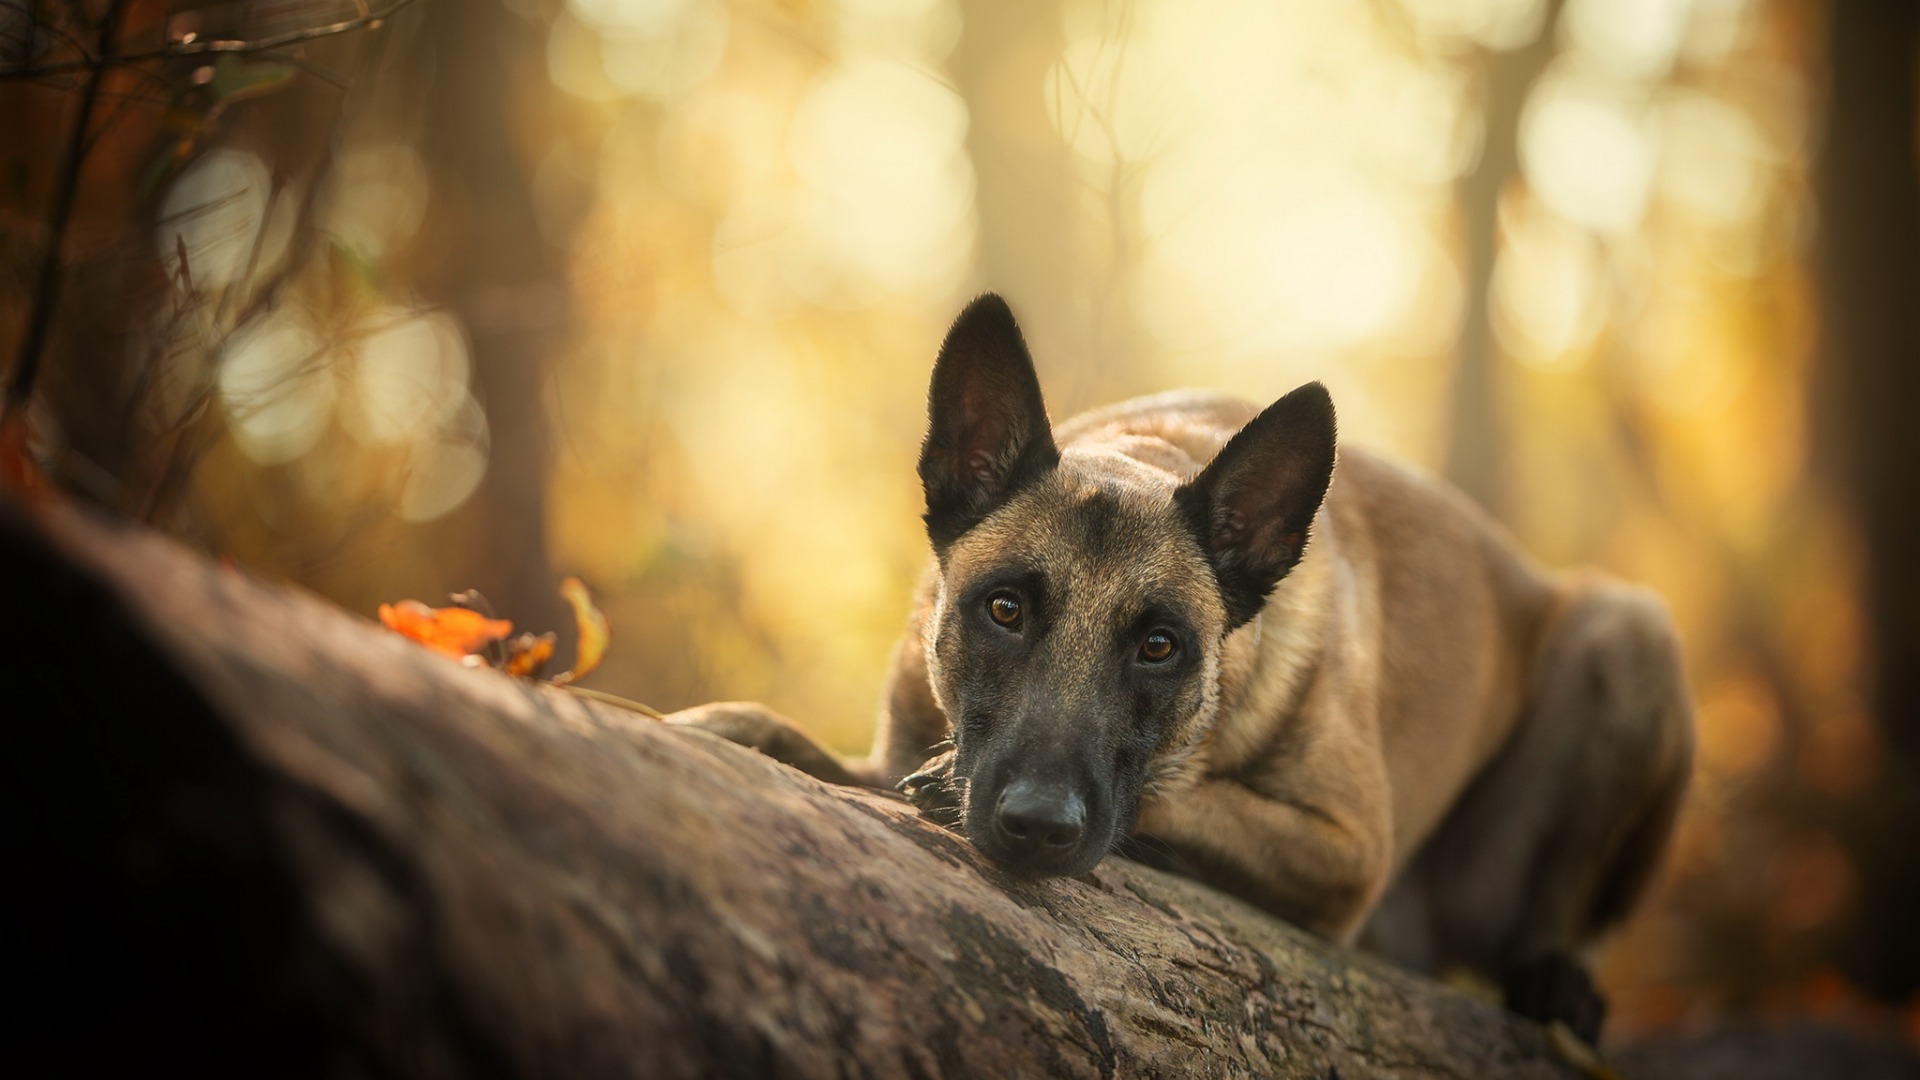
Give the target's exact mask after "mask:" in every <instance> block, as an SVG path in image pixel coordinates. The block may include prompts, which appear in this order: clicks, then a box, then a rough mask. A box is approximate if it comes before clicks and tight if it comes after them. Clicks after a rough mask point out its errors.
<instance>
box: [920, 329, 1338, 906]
mask: <svg viewBox="0 0 1920 1080" xmlns="http://www.w3.org/2000/svg"><path fill="white" fill-rule="evenodd" d="M928 413H929V424H928V431H927V439H926V443H925V445H924V447H923V448H922V450H921V455H920V478H921V482H922V483H923V485H924V486H925V489H926V497H927V513H926V522H927V533H928V535H929V537H930V538H931V539H932V541H933V547H934V552H935V554H936V556H937V557H938V560H939V565H940V586H939V593H938V602H937V605H936V608H935V611H934V613H933V615H932V617H931V618H929V619H928V620H927V624H926V635H927V641H926V655H927V663H928V669H929V673H930V675H931V679H932V683H933V690H934V694H935V696H936V698H937V699H938V701H939V702H940V705H941V707H942V708H943V709H944V710H945V712H946V714H947V717H948V718H949V720H951V722H952V724H953V740H954V762H953V774H954V779H955V780H956V781H958V786H959V787H960V788H961V789H962V790H963V791H964V792H965V811H964V814H963V822H964V825H965V828H966V832H967V836H968V837H969V838H970V839H971V840H972V841H973V843H974V844H975V845H976V846H978V847H979V848H980V849H981V850H982V851H984V852H986V853H987V855H988V856H990V857H991V858H993V859H994V860H995V861H996V862H999V863H1000V864H1002V865H1003V866H1006V867H1008V868H1010V869H1013V870H1016V871H1019V872H1022V873H1030V874H1037V875H1046V874H1076V873H1081V872H1084V871H1086V870H1089V869H1091V868H1092V867H1093V866H1094V864H1096V863H1098V862H1099V861H1100V859H1101V858H1102V857H1103V856H1104V855H1105V854H1106V853H1107V850H1108V849H1109V847H1111V846H1112V845H1113V843H1114V841H1115V840H1117V839H1119V838H1120V837H1123V836H1125V835H1126V833H1127V832H1128V831H1129V830H1130V829H1131V828H1132V827H1133V821H1134V817H1135V814H1136V812H1137V809H1138V805H1139V800H1140V794H1141V791H1142V789H1143V787H1144V786H1145V785H1146V783H1147V782H1148V778H1149V776H1150V775H1152V774H1153V772H1154V770H1155V768H1156V766H1157V765H1160V764H1163V763H1164V762H1166V761H1167V760H1168V759H1170V758H1171V757H1173V756H1175V755H1179V754H1182V753H1184V752H1185V751H1187V750H1188V749H1190V748H1191V746H1192V745H1193V743H1194V741H1195V740H1196V739H1197V738H1198V736H1199V734H1200V733H1201V732H1203V731H1205V730H1206V729H1207V727H1208V726H1209V725H1210V724H1211V723H1212V722H1213V718H1214V714H1215V712H1216V710H1217V708H1218V697H1219V674H1220V654H1221V650H1222V648H1223V646H1224V644H1225V641H1226V637H1227V635H1228V633H1230V632H1231V631H1232V630H1233V629H1235V628H1236V627H1238V626H1240V625H1242V624H1244V623H1246V622H1247V621H1248V620H1250V619H1252V618H1254V617H1255V616H1256V615H1258V614H1259V612H1260V609H1261V606H1262V605H1263V604H1264V603H1265V602H1266V598H1267V596H1268V594H1269V593H1270V592H1271V591H1272V590H1273V587H1274V586H1275V585H1276V584H1278V583H1279V581H1280V579H1281V578H1282V577H1284V576H1286V574H1287V572H1288V571H1289V570H1291V569H1292V568H1293V566H1294V564H1295V563H1296V562H1297V561H1298V560H1299V558H1300V554H1301V551H1302V548H1303V547H1304V545H1305V544H1306V540H1307V531H1308V527H1309V526H1310V525H1311V524H1312V521H1313V517H1314V514H1315V513H1316V512H1317V511H1318V509H1319V507H1320V503H1321V501H1322V499H1323V498H1324V497H1325V495H1326V491H1327V485H1328V483H1329V482H1330V480H1331V478H1332V474H1333V464H1334V416H1333V403H1332V402H1331V400H1329V398H1328V397H1327V393H1326V390H1325V389H1323V388H1322V387H1321V386H1320V385H1319V384H1318V383H1313V384H1309V385H1307V386H1303V387H1301V388H1300V389H1298V390H1295V391H1294V392H1293V393H1291V394H1288V395H1287V396H1286V397H1283V398H1281V399H1280V400H1279V401H1278V402H1275V403H1274V404H1273V405H1272V406H1271V407H1269V408H1268V409H1267V410H1266V411H1264V412H1262V413H1261V414H1260V415H1259V416H1258V417H1256V418H1255V419H1253V420H1252V421H1251V422H1249V423H1248V424H1247V425H1246V426H1245V427H1244V428H1242V429H1241V430H1240V431H1239V433H1238V434H1236V435H1235V436H1234V437H1233V438H1232V439H1231V440H1230V441H1228V443H1227V444H1226V446H1225V447H1224V448H1223V449H1222V450H1221V451H1220V452H1219V454H1218V455H1216V456H1215V457H1214V459H1213V460H1212V461H1211V462H1208V463H1206V465H1205V467H1204V468H1202V469H1200V470H1199V471H1198V473H1197V475H1193V476H1191V477H1184V478H1176V477H1175V476H1173V475H1172V474H1171V473H1169V472H1166V471H1162V470H1158V469H1155V468H1151V467H1148V466H1146V465H1143V464H1140V463H1139V462H1137V461H1134V460H1132V459H1131V458H1129V457H1125V456H1122V455H1120V454H1118V453H1105V454H1101V453H1090V452H1081V451H1079V450H1077V449H1069V450H1068V451H1067V452H1066V453H1064V454H1063V453H1062V452H1061V451H1060V450H1059V448H1058V447H1057V446H1056V445H1055V444H1054V441H1053V433H1052V430H1051V429H1050V427H1049V426H1048V423H1047V416H1046V408H1045V406H1044V404H1043V403H1042V400H1041V397H1040V384H1039V380H1038V379H1037V378H1036V377H1035V375H1034V369H1033V361H1032V358H1031V357H1030V356H1029V355H1028V354H1027V349H1026V345H1025V343H1024V342H1023V341H1022V339H1021V336H1020V330H1019V328H1018V326H1016V325H1015V323H1014V320H1013V314H1012V312H1010V311H1009V310H1008V309H1007V306H1006V304H1005V303H1004V302H1003V301H1001V300H1000V298H999V297H997V296H991V295H988V296H983V297H981V298H980V299H978V300H976V301H974V302H973V303H972V304H971V305H969V306H968V307H967V309H966V311H964V312H962V313H961V315H960V317H959V319H958V320H956V321H955V322H954V325H953V329H952V330H951V331H949V332H948V334H947V339H946V342H945V344H944V345H943V346H942V347H941V350H940V358H939V361H938V362H937V364H936V365H935V367H934V372H933V388H932V391H931V393H930V394H929V402H928ZM1183 481H1184V482H1183Z"/></svg>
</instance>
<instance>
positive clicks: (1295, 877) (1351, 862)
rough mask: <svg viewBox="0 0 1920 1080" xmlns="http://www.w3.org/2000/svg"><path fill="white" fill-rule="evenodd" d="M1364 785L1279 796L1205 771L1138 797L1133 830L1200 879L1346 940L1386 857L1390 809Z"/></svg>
mask: <svg viewBox="0 0 1920 1080" xmlns="http://www.w3.org/2000/svg"><path fill="white" fill-rule="evenodd" d="M1341 788H1347V789H1348V790H1344V791H1343V790H1341ZM1365 788H1366V785H1364V784H1362V785H1341V786H1340V787H1337V788H1320V789H1304V790H1303V789H1296V790H1293V791H1289V792H1287V793H1286V794H1284V795H1276V794H1269V793H1267V792H1265V791H1258V790H1255V789H1254V788H1252V787H1249V786H1248V785H1247V784H1245V783H1243V782H1241V781H1239V780H1235V779H1224V778H1208V779H1204V780H1201V781H1200V782H1199V784H1198V785H1196V786H1194V787H1192V788H1189V789H1187V790H1184V791H1182V792H1180V793H1179V794H1178V795H1174V796H1172V797H1169V798H1155V797H1152V796H1149V797H1148V798H1147V799H1146V800H1143V802H1142V804H1141V809H1140V818H1139V822H1138V823H1137V824H1136V826H1135V828H1134V832H1135V834H1136V835H1137V836H1141V837H1144V838H1146V842H1147V845H1148V846H1149V847H1151V846H1152V845H1153V844H1154V843H1156V842H1157V843H1160V844H1165V845H1167V846H1168V847H1170V848H1171V849H1172V850H1173V852H1174V854H1175V855H1176V857H1177V859H1178V861H1179V862H1180V863H1181V864H1182V866H1181V868H1182V869H1184V870H1185V871H1186V872H1188V873H1190V874H1192V875H1193V876H1195V877H1197V878H1199V879H1200V880H1202V881H1205V882H1207V883H1208V884H1210V885H1214V886H1215V887H1217V888H1221V889H1224V890H1226V891H1227V892H1230V893H1233V894H1235V895H1236V896H1239V897H1240V898H1242V899H1244V900H1247V901H1249V902H1250V903H1253V904H1255V905H1257V906H1258V907H1261V908H1264V909H1265V910H1267V911H1270V912H1272V913H1273V914H1275V915H1278V916H1280V917H1281V918H1283V919H1286V920H1287V921H1289V922H1292V923H1294V924H1295V925H1297V926H1301V927H1304V928H1305V929H1307V930H1310V931H1312V932H1314V933H1316V934H1319V935H1321V936H1323V937H1327V938H1331V939H1333V940H1335V941H1342V942H1345V941H1351V940H1352V938H1353V936H1354V935H1355V934H1356V933H1357V932H1358V931H1359V929H1360V926H1361V924H1362V923H1363V922H1364V921H1365V919H1366V916H1367V913H1368V911H1370V910H1371V909H1372V907H1373V905H1374V903H1375V901H1377V900H1378V899H1379V896H1380V893H1381V890H1382V888H1383V887H1384V886H1385V884H1386V879H1387V875H1388V872H1389V870H1390V869H1391V865H1390V864H1391V861H1392V847H1393V845H1392V840H1391V836H1390V833H1391V831H1392V825H1391V819H1390V816H1389V811H1388V809H1387V808H1386V806H1385V805H1384V804H1380V803H1378V802H1377V800H1375V799H1373V798H1370V797H1369V796H1368V793H1367V792H1366V791H1365V790H1364V789H1365ZM1374 790H1375V791H1379V790H1382V789H1381V788H1380V787H1379V786H1376V787H1375V788H1374Z"/></svg>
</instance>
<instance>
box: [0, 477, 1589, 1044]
mask: <svg viewBox="0 0 1920 1080" xmlns="http://www.w3.org/2000/svg"><path fill="white" fill-rule="evenodd" d="M0 565H4V566H5V567H6V568H7V572H6V579H7V580H6V581H5V583H4V593H3V594H0V595H5V596H6V597H7V599H8V607H9V617H8V618H6V619H5V620H0V623H4V630H0V647H3V648H4V653H3V655H5V656H6V657H7V658H8V660H7V663H8V668H9V673H10V674H12V675H13V676H14V678H13V679H12V680H10V681H11V682H12V683H13V684H14V686H15V687H24V686H38V687H40V688H42V689H46V690H49V691H50V695H49V696H48V697H46V698H43V699H42V704H40V705H38V706H34V707H29V708H26V709H24V710H21V711H20V712H16V713H14V714H13V715H12V720H13V722H12V723H10V724H8V725H7V727H8V729H9V732H10V736H11V738H12V739H13V740H14V742H13V745H12V746H11V747H10V749H9V753H8V754H7V755H5V761H6V765H5V776H4V777H3V778H0V779H3V780H4V783H5V784H6V787H7V790H8V791H9V795H10V798H11V799H12V800H13V801H14V804H15V809H14V810H13V812H11V813H9V814H8V815H7V818H8V821H9V825H10V829H11V831H12V832H13V839H12V841H11V842H10V847H11V848H12V850H11V851H10V853H9V858H10V866H11V867H12V868H13V869H14V870H15V871H16V872H18V873H19V876H17V877H15V882H16V886H17V887H16V888H13V889H10V890H8V893H9V898H8V901H7V903H8V907H9V908H10V909H11V910H9V911H7V912H6V917H7V923H8V925H9V927H11V928H14V929H13V930H12V931H10V937H11V938H13V941H12V943H11V944H10V945H9V951H10V953H11V954H12V955H10V957H9V971H10V972H11V973H12V978H13V980H14V981H15V982H16V985H19V986H23V987H33V988H35V990H36V993H34V994H33V996H32V999H31V1000H32V1002H33V1004H32V1006H31V1007H30V1009H29V1010H28V1011H27V1012H26V1013H24V1014H23V1015H20V1016H17V1017H16V1019H17V1020H19V1021H20V1027H19V1030H18V1032H17V1033H16V1034H15V1035H13V1036H11V1037H10V1038H9V1039H8V1040H7V1041H8V1044H9V1046H10V1048H11V1049H12V1051H13V1052H15V1053H18V1054H21V1055H24V1056H27V1057H39V1056H40V1055H42V1054H44V1053H49V1052H52V1053H56V1054H57V1057H56V1058H53V1059H45V1060H62V1061H65V1062H67V1063H69V1064H70V1065H72V1066H74V1069H73V1070H72V1071H74V1072H90V1071H96V1070H98V1071H104V1072H110V1073H120V1074H127V1073H132V1072H137V1071H140V1070H141V1068H142V1067H143V1066H146V1067H150V1066H151V1065H152V1064H153V1063H154V1062H155V1061H167V1062H169V1063H172V1064H176V1065H179V1066H181V1067H186V1068H188V1069H190V1070H191V1071H194V1072H196V1073H199V1074H202V1075H205V1074H207V1073H213V1072H225V1071H240V1072H250V1073H254V1074H260V1075H266V1074H273V1075H282V1074H287V1073H311V1074H330V1075H340V1074H343V1073H353V1074H358V1075H373V1076H381V1075H513V1076H519V1075H527V1076H534V1075H541V1076H566V1077H598V1076H649V1077H671V1076H726V1075H738V1076H763V1075H794V1076H841V1075H864V1076H915V1075H919V1076H939V1075H981V1076H1002V1075H1032V1076H1037V1075H1049V1076H1138V1075H1168V1076H1175V1075H1179V1076H1185V1075H1214V1076H1253V1075H1263V1076H1285V1077H1328V1076H1334V1075H1338V1076H1342V1077H1348V1078H1352V1077H1361V1076H1386V1077H1416V1076H1417V1077H1430V1076H1457V1077H1483V1076H1561V1075H1568V1074H1570V1073H1571V1072H1572V1070H1570V1069H1568V1068H1567V1066H1565V1065H1564V1064H1561V1063H1560V1061H1559V1059H1558V1057H1557V1056H1556V1054H1555V1053H1554V1050H1553V1048H1552V1044H1551V1043H1550V1040H1549V1039H1548V1037H1547V1035H1546V1034H1545V1033H1543V1032H1542V1031H1541V1030H1540V1029H1539V1028H1537V1027H1535V1026H1533V1025H1531V1024H1529V1023H1526V1022H1524V1021H1521V1020H1519V1019H1517V1018H1515V1017H1512V1016H1510V1015H1508V1014H1506V1013H1504V1012H1502V1011H1501V1010H1499V1009H1497V1008H1494V1007H1492V1006H1490V1005H1487V1004H1484V1003H1482V1002H1480V1001H1477V1000H1474V999H1472V998H1470V997H1468V996H1466V995H1463V994H1460V993H1457V992H1455V991H1453V990H1450V989H1447V988H1444V987H1441V986H1438V985H1435V984H1433V983H1430V982H1426V981H1423V980H1421V979H1418V978H1415V977H1413V976H1410V975H1407V974H1403V973H1401V972H1398V971H1395V970H1392V969H1390V968H1388V967H1386V966H1385V965H1382V964H1379V963H1377V962H1374V961H1372V960H1370V959H1368V958H1365V957H1359V956H1355V955H1352V954H1350V953H1348V952H1346V951H1343V950H1341V949H1337V948H1334V947H1331V946H1328V945H1326V944H1324V943H1322V942H1319V941H1316V940H1313V939H1311V938H1309V937H1307V936H1305V935H1303V934H1301V933H1298V932H1296V931H1293V930H1292V929H1290V928H1288V927H1286V926H1283V925H1281V924H1279V923H1276V922H1274V921H1273V920H1271V919H1269V918H1266V917H1265V916H1263V915H1261V914H1259V913H1256V912H1254V911H1253V910H1251V909H1249V908H1246V907H1244V906H1242V905H1240V904H1238V903H1236V902H1234V901H1231V900H1228V899H1225V898H1223V897H1221V896H1218V895H1216V894H1213V893H1211V892H1209V891H1207V890H1205V889H1202V888H1199V887H1197V886H1195V885H1193V884H1190V883H1188V882H1185V881H1182V880H1179V879H1176V878H1172V877H1168V876H1165V875H1162V874H1159V873H1155V872H1152V871H1149V870H1146V869H1143V868H1140V867H1136V866H1132V865H1129V864H1126V863H1123V862H1120V861H1118V860H1110V861H1109V862H1108V863H1107V864H1105V865H1103V866H1102V867H1101V868H1100V869H1099V870H1098V871H1096V872H1095V873H1093V874H1091V875H1088V876H1086V877H1083V878H1079V879H1074V880H1055V881H1043V882H1021V881H1015V880H1011V879H1008V878H1006V877H1003V876H1002V875H1000V874H999V873H998V872H996V871H995V870H994V869H992V868H991V867H989V866H988V865H986V864H984V863H983V862H982V861H981V859H980V858H979V857H978V856H977V855H976V854H975V853H974V851H973V850H972V849H971V848H970V847H969V846H968V845H967V843H966V842H965V841H964V840H963V839H961V838H959V837H957V836H955V835H953V834H950V833H948V832H946V831H944V830H942V829H940V828H938V827H935V826H933V825H931V824H928V823H926V822H924V821H922V820H920V819H919V818H918V817H916V816H915V814H914V812H913V811H912V810H911V809H910V808H909V807H907V806H906V805H905V804H903V803H901V802H898V801H896V800H894V799H891V798H889V797H886V796H884V795H881V794H877V793H867V792H858V791H853V790H848V789H839V788H832V787H828V786H826V785H823V784H820V783H818V782H816V781H814V780H812V779H810V778H808V777H805V776H803V775H801V774H799V773H797V772H794V771H793V770H791V769H788V768H786V767H784V766H781V765H777V764H775V763H773V762H772V761H770V760H768V759H766V758H763V757H760V756H759V755H757V754H754V753H752V752H750V751H746V750H742V749H739V748H737V747H735V746H733V745H731V744H727V743H724V742H721V741H719V740H716V739H714V738H712V737H710V736H707V735H704V734H701V733H698V732H692V731H686V730H681V729H676V728H673V727H671V726H669V725H666V724H662V723H659V722H657V721H651V720H647V719H645V718H643V717H641V716H639V715H637V714H632V713H628V712H624V711H622V710H619V709H615V708H610V707H606V706H603V705H600V704H598V703H595V702H590V701H587V700H585V699H582V698H579V697H576V696H571V695H569V694H567V693H564V692H562V691H558V690H554V689H551V688H548V687H543V686H536V685H531V684H528V683H525V682H520V681H516V680H513V679H510V678H507V677H506V676H503V675H499V674H496V673H493V672H490V671H476V670H467V669H463V668H461V667H460V666H458V665H456V664H454V663H451V662H449V661H447V660H444V659H441V658H439V657H437V656H435V655H433V654H431V653H429V652H427V651H426V650H425V649H422V648H419V647H417V646H415V645H412V644H410V643H408V642H405V641H403V640H401V639H400V638H398V637H395V636H393V635H390V634H387V633H385V632H384V631H381V630H379V629H377V628H376V627H374V626H372V625H371V624H369V623H368V622H366V621H365V620H362V619H358V618H354V617H351V616H348V615H346V614H344V613H342V612H340V611H339V610H337V609H334V608H332V607H330V606H328V605H326V604H324V603H322V602H321V601H319V600H316V599H314V598H311V597H309V596H307V595H304V594H301V593H298V592H295V591H292V590H289V589H286V588H283V587H280V586H275V585H268V584H264V583H262V582H259V581H257V580H255V579H253V578H251V577H249V576H248V575H247V574H245V573H244V572H242V571H238V570H233V569H224V568H220V567H217V566H215V565H213V564H211V563H208V562H205V561H203V560H200V559H198V558H196V557H193V556H190V555H188V554H186V553H184V552H182V551H181V550H179V549H178V548H176V547H175V546H173V545H172V544H170V543H168V542H166V541H164V540H161V539H158V538H156V537H154V536H151V535H148V534H144V533H140V532H136V531H132V530H127V529H120V528H116V527H110V526H102V525H99V524H97V523H93V522H89V521H85V520H81V519H79V518H77V517H73V516H70V515H68V514H66V513H65V512H52V513H49V514H46V515H43V516H42V517H41V518H40V519H37V520H30V519H28V518H26V517H24V516H22V515H21V514H19V513H18V512H17V511H15V510H13V509H11V508H9V507H8V506H7V505H6V504H4V503H0ZM17 700H24V699H17ZM10 711H11V710H10ZM22 927H29V928H32V932H30V933H24V934H21V933H18V932H17V931H18V929H19V928H22Z"/></svg>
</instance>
